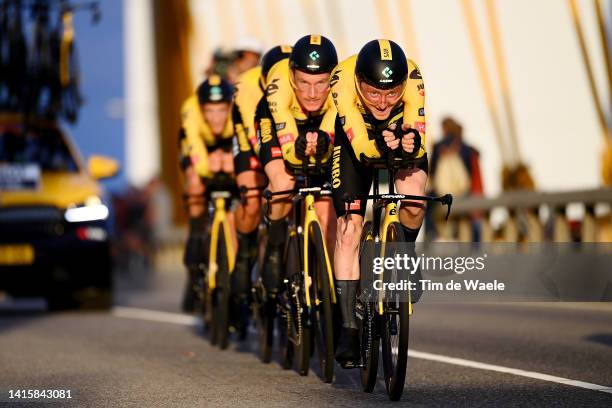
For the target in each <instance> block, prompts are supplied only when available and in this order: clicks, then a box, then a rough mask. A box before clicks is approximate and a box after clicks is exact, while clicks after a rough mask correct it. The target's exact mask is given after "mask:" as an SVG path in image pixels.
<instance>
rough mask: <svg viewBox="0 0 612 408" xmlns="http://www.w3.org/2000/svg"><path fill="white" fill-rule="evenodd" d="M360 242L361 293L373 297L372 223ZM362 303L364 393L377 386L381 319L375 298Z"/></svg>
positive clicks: (363, 233) (364, 231)
mask: <svg viewBox="0 0 612 408" xmlns="http://www.w3.org/2000/svg"><path fill="white" fill-rule="evenodd" d="M360 242H361V247H360V248H359V265H360V267H361V276H362V279H361V282H362V287H361V292H362V294H363V293H364V291H365V290H366V289H368V290H370V292H368V293H370V294H371V297H373V292H371V287H372V285H371V280H372V279H371V275H372V264H373V261H374V238H373V233H372V223H371V222H370V221H368V222H366V223H365V225H364V226H363V232H362V234H361V241H360ZM366 274H367V275H366ZM364 283H365V284H364ZM364 286H365V287H364ZM361 303H362V306H363V307H362V312H361V324H360V326H359V327H360V337H361V387H362V389H363V391H364V392H372V391H373V390H374V386H375V385H376V376H377V375H378V357H379V354H380V334H379V327H378V321H379V319H378V313H377V312H376V306H377V304H376V302H375V301H374V299H373V298H372V299H369V298H365V299H362V301H361Z"/></svg>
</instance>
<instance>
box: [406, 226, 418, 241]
mask: <svg viewBox="0 0 612 408" xmlns="http://www.w3.org/2000/svg"><path fill="white" fill-rule="evenodd" d="M420 230H421V227H419V228H416V229H414V228H408V227H406V226H405V225H402V231H404V240H405V242H416V240H417V237H418V236H419V231H420Z"/></svg>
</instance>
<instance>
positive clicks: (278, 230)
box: [268, 218, 287, 245]
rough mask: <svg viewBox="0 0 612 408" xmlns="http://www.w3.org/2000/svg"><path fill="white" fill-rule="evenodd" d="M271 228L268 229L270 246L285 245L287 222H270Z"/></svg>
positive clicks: (284, 220) (281, 220) (283, 220)
mask: <svg viewBox="0 0 612 408" xmlns="http://www.w3.org/2000/svg"><path fill="white" fill-rule="evenodd" d="M269 222H270V226H269V227H268V244H270V245H282V244H284V243H285V239H286V237H287V220H286V219H284V218H283V219H280V220H270V221H269Z"/></svg>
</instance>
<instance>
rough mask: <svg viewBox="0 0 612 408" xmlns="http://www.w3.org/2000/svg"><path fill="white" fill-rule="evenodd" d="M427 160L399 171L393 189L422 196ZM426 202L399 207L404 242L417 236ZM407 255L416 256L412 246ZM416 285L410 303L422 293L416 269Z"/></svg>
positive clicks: (425, 183) (425, 182) (425, 184)
mask: <svg viewBox="0 0 612 408" xmlns="http://www.w3.org/2000/svg"><path fill="white" fill-rule="evenodd" d="M427 171H428V163H427V158H425V160H423V161H422V162H421V163H420V165H419V167H417V168H414V169H405V170H400V171H399V172H398V173H397V175H396V177H395V187H396V190H397V192H398V193H399V194H409V195H424V194H425V189H426V186H427ZM425 209H426V202H424V201H417V200H409V201H403V202H402V203H401V206H400V214H399V217H400V222H401V224H402V230H403V232H404V242H408V243H414V242H416V239H417V237H418V235H419V231H420V229H421V225H422V224H423V218H424V217H425ZM408 251H409V255H412V256H416V253H415V249H414V245H411V246H410V247H409V248H408ZM412 276H413V277H414V280H413V281H414V282H416V283H417V285H416V288H417V290H415V291H413V292H412V293H411V298H412V302H413V303H416V302H418V301H419V299H420V297H421V295H422V293H423V291H422V288H421V285H420V280H421V278H422V275H421V269H420V268H419V269H417V270H416V271H415V273H414V274H413V275H412Z"/></svg>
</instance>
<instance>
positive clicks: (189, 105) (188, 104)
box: [181, 93, 200, 112]
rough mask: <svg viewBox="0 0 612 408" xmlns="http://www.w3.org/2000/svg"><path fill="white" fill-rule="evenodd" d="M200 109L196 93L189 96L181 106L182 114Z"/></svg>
mask: <svg viewBox="0 0 612 408" xmlns="http://www.w3.org/2000/svg"><path fill="white" fill-rule="evenodd" d="M199 107H200V104H199V103H198V96H197V95H196V94H195V93H194V94H192V95H189V97H187V99H185V100H184V101H183V103H182V104H181V112H187V111H190V110H192V109H195V108H199Z"/></svg>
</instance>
